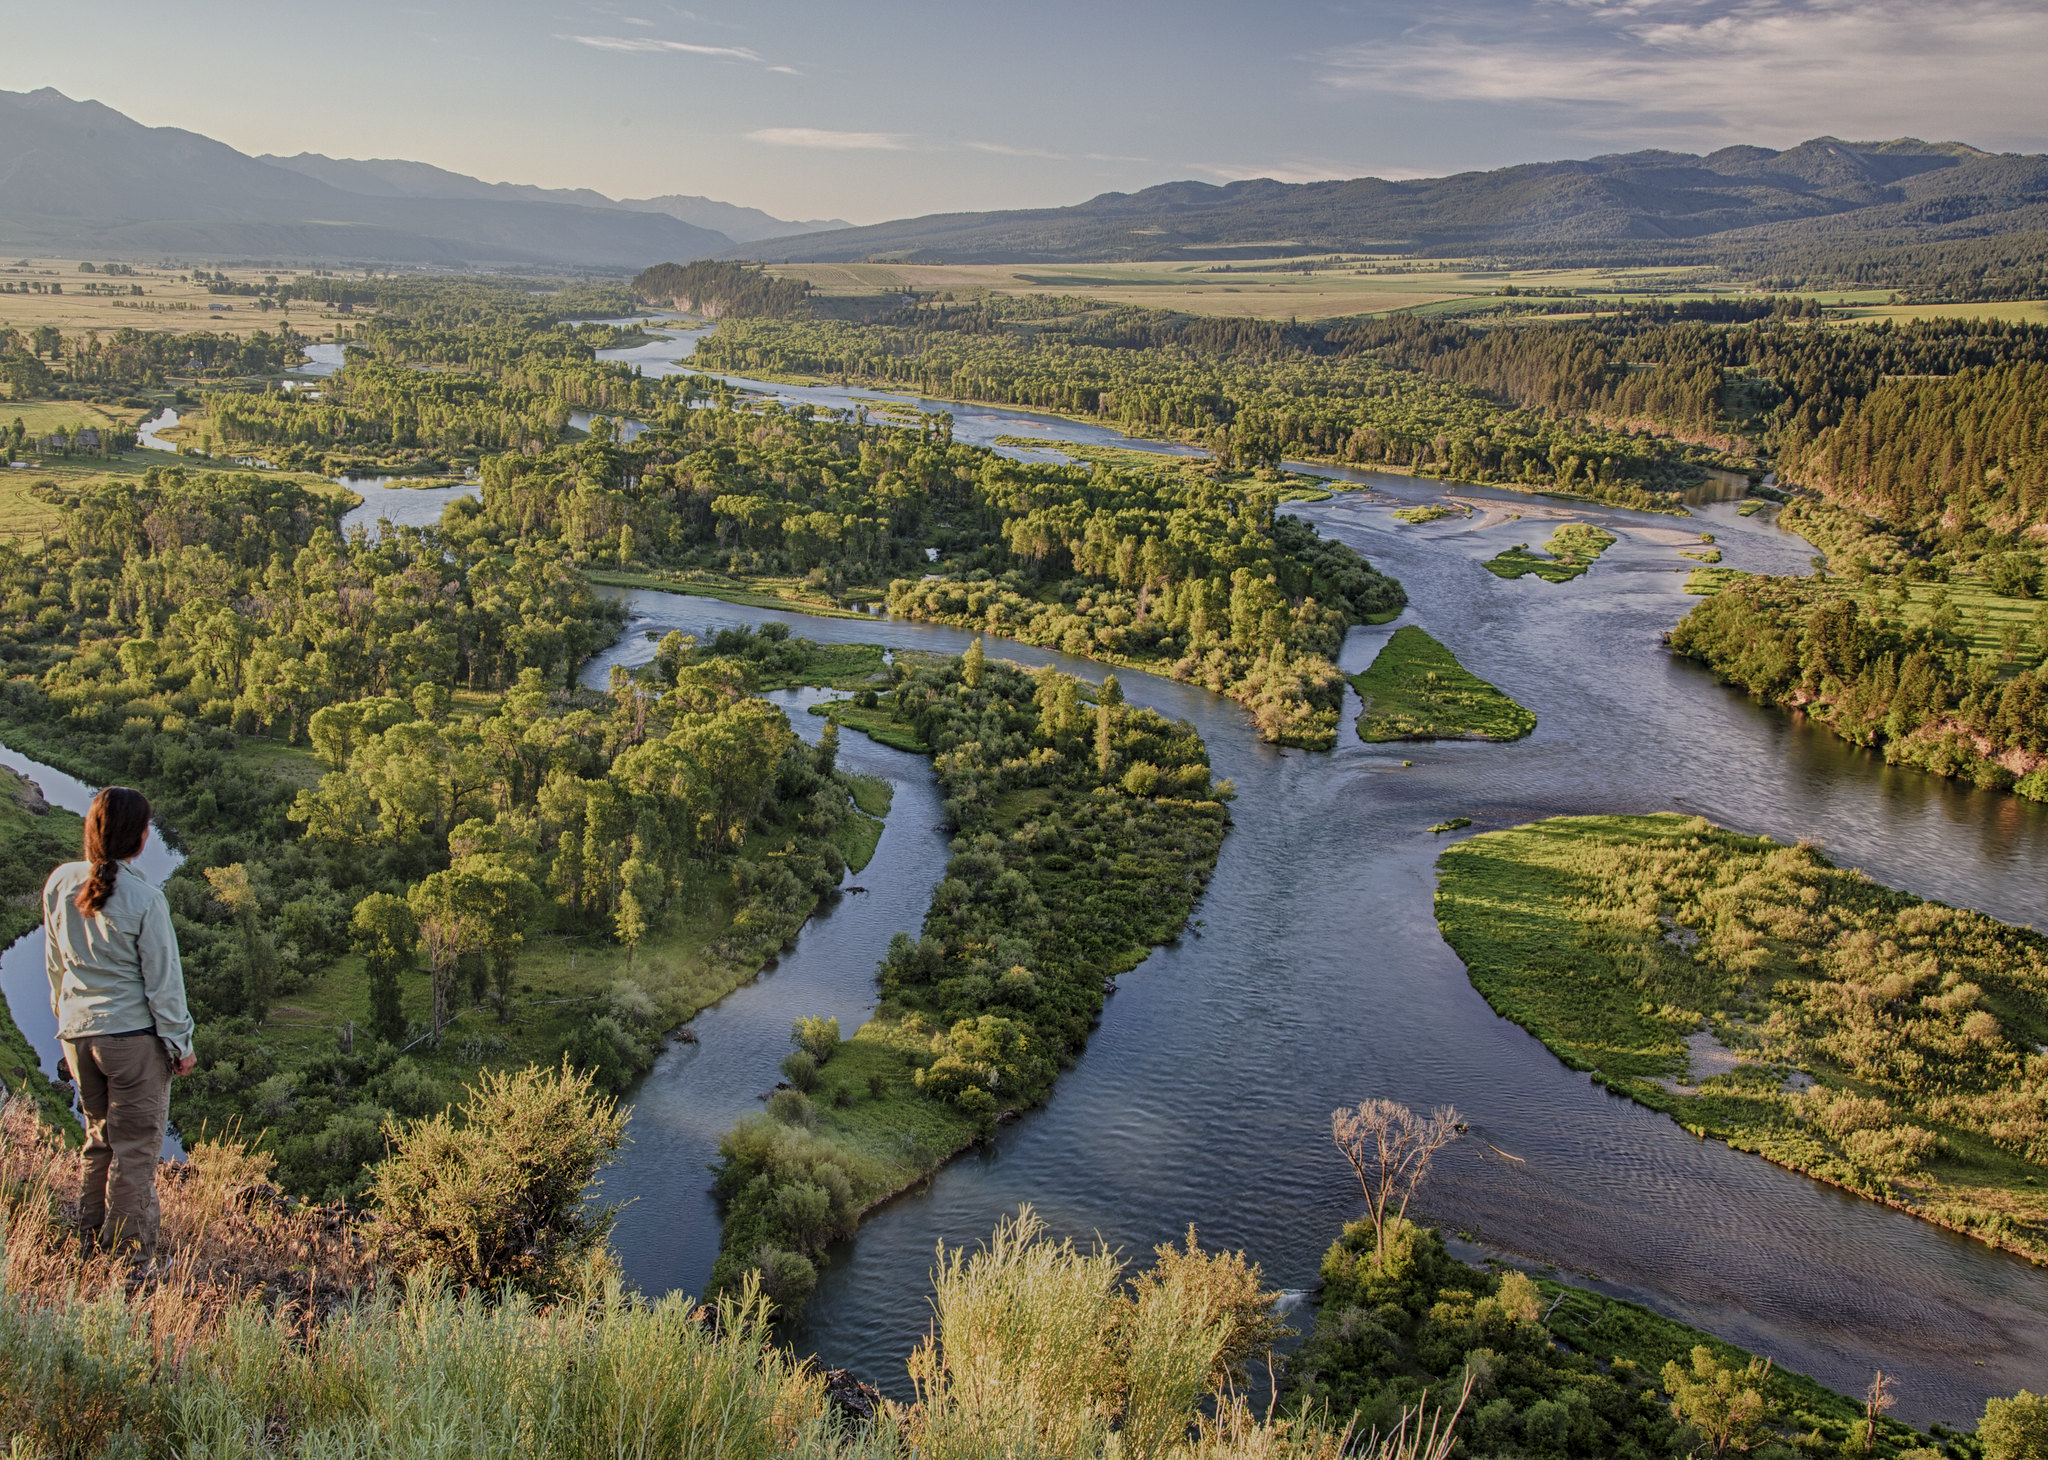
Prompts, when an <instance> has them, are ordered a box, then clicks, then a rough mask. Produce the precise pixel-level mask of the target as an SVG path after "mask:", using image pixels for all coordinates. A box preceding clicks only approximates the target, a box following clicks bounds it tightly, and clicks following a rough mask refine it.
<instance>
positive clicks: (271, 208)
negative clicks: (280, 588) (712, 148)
mask: <svg viewBox="0 0 2048 1460" xmlns="http://www.w3.org/2000/svg"><path fill="white" fill-rule="evenodd" d="M843 227H844V224H843V222H842V221H841V220H839V219H828V220H824V221H822V222H817V223H793V222H786V221H784V220H782V219H779V218H772V217H770V216H769V215H768V214H766V213H763V212H761V211H759V210H758V209H754V208H741V207H736V206H734V205H733V204H730V203H720V202H715V201H713V200H711V199H708V198H689V197H680V196H668V197H660V198H643V199H636V200H632V201H628V202H615V201H613V200H612V199H610V198H607V197H605V196H604V195H602V194H600V193H594V192H589V191H585V190H576V191H568V190H557V189H548V188H536V187H522V186H519V185H517V184H510V183H486V182H482V181H480V180H478V179H476V178H473V177H465V176H463V175H462V174H460V173H454V172H447V171H444V170H443V169H441V168H437V167H430V166H428V165H427V164H425V163H418V162H392V161H370V162H356V161H347V160H338V159H335V158H329V157H321V156H318V155H315V154H311V153H303V154H301V155H300V156H298V157H289V158H285V157H250V156H248V155H247V154H245V153H241V152H237V151H236V150H235V149H234V148H232V147H229V146H227V145H226V144H224V143H221V142H215V141H213V140H212V139H210V138H207V137H202V136H200V135H199V134H198V133H196V132H187V131H183V130H181V129H179V128H176V127H145V126H143V125H142V124H141V123H139V122H136V121H133V120H132V119H130V118H128V117H126V116H123V115H122V114H121V113H120V112H117V111H115V110H114V109H113V108H111V107H108V106H103V105H101V104H100V103H99V102H94V101H73V100H71V99H70V98H69V97H67V96H65V95H63V94H62V93H61V92H57V91H54V90H51V89H49V88H47V87H46V88H44V89H42V90H40V91H32V92H26V93H23V92H10V91H0V251H5V252H8V253H12V254H44V255H48V254H64V255H71V254H77V255H78V256H80V257H89V258H122V257H127V258H156V257H163V256H166V255H168V256H173V257H177V258H186V259H209V258H211V259H229V258H253V259H277V260H297V261H317V260H327V261H335V262H343V261H377V262H386V263H417V264H433V265H439V266H456V265H462V264H511V265H526V266H533V267H567V268H592V269H603V270H637V269H639V268H642V267H644V266H645V265H647V264H648V263H650V262H653V261H657V260H665V259H677V260H688V259H693V258H703V257H706V256H708V255H711V254H714V253H717V252H719V251H721V250H724V249H728V248H731V247H734V246H735V245H745V244H750V243H753V242H754V241H756V240H760V239H767V238H774V237H778V236H782V235H786V234H790V233H796V232H801V231H803V230H806V229H812V228H843Z"/></svg>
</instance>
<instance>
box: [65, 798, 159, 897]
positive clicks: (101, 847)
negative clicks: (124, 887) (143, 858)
mask: <svg viewBox="0 0 2048 1460" xmlns="http://www.w3.org/2000/svg"><path fill="white" fill-rule="evenodd" d="M148 835H149V797H147V796H145V795H143V794H142V793H141V792H140V791H131V790H129V789H128V787H126V786H109V787H107V788H106V789H105V790H104V791H102V792H100V793H99V795H97V796H95V797H93V798H92V806H91V808H90V809H88V810H87V811H86V813H85V860H86V861H88V862H90V863H92V876H91V877H90V878H88V879H87V880H86V884H85V886H83V887H81V888H79V889H78V896H77V897H76V898H74V899H73V902H74V903H75V904H76V906H77V908H78V910H79V911H80V912H82V913H85V914H86V915H87V916H91V915H92V914H93V913H96V912H98V911H99V910H100V909H101V908H103V907H105V906H106V905H107V899H108V898H110V897H112V896H113V895H114V878H115V877H116V876H117V875H119V873H120V870H121V863H123V862H125V861H127V860H128V859H129V858H130V857H132V856H134V855H135V854H136V853H137V852H139V851H141V850H142V841H143V838H144V837H146V836H148Z"/></svg>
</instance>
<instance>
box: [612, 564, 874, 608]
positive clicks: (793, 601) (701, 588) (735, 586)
mask: <svg viewBox="0 0 2048 1460" xmlns="http://www.w3.org/2000/svg"><path fill="white" fill-rule="evenodd" d="M583 576H584V578H585V580H587V581H588V582H591V583H596V584H601V585H603V586H604V587H607V588H659V589H661V590H662V591H663V592H666V593H686V594H689V595H690V596H691V597H694V598H716V599H718V600H720V601H721V602H724V603H740V604H745V605H747V606H748V607H750V608H786V609H789V610H790V611H791V612H797V613H808V614H815V615H817V616H818V617H820V618H871V617H873V615H871V614H867V613H862V612H861V611H859V610H858V609H852V608H845V607H842V606H841V605H839V604H837V603H834V602H833V601H832V600H831V599H830V598H827V597H824V596H822V595H815V596H807V595H805V594H804V593H802V592H801V591H799V589H800V585H801V583H802V580H801V579H798V578H767V579H762V578H754V579H743V578H728V577H726V576H724V575H723V574H716V573H710V572H706V571H704V570H701V569H697V570H692V571H690V572H688V573H663V572H659V571H656V570H653V569H646V570H641V571H627V570H625V569H620V568H585V569H584V570H583ZM749 584H754V585H757V586H751V587H750V586H748V585H749ZM761 585H765V586H761ZM874 596H875V600H876V601H877V602H879V601H880V599H881V592H880V590H876V592H875V595H874Z"/></svg>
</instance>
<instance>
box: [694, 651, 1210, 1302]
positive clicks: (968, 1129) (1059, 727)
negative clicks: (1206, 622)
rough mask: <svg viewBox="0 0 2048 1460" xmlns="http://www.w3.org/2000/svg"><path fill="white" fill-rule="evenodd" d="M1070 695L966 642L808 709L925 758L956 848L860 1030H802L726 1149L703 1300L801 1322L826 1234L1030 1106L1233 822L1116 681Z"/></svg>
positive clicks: (1179, 905) (1177, 742) (901, 942)
mask: <svg viewBox="0 0 2048 1460" xmlns="http://www.w3.org/2000/svg"><path fill="white" fill-rule="evenodd" d="M1081 688H1082V687H1081V686H1080V685H1079V683H1078V682H1076V681H1075V680H1072V679H1070V678H1068V677H1067V676H1065V675H1062V674H1059V673H1057V672H1056V671H1051V670H1046V671H1041V672H1039V673H1038V674H1036V675H1027V674H1026V673H1024V672H1023V671H1022V670H1021V669H1019V668H1017V667H1016V666H1014V665H1010V664H1007V663H1002V662H997V661H990V660H987V659H985V657H984V656H983V654H982V651H981V647H980V644H979V642H978V641H977V642H976V643H975V644H974V645H973V646H972V647H971V648H970V649H969V651H968V653H967V654H966V655H965V656H962V657H959V658H955V659H952V660H950V661H946V662H943V663H941V664H939V665H936V666H930V667H925V668H922V669H918V670H914V671H913V670H910V669H909V668H908V666H903V667H902V668H901V669H899V671H898V673H897V680H896V684H895V686H894V688H893V689H892V690H891V691H890V692H889V693H888V694H887V695H884V696H868V695H863V696H861V697H860V699H859V700H855V701H844V702H840V703H838V704H834V705H830V706H826V707H825V708H826V710H827V712H828V713H829V714H831V715H833V716H834V718H835V721H837V719H838V717H840V716H842V715H843V716H845V717H846V718H845V723H847V724H849V725H854V726H857V727H858V728H861V729H863V730H865V731H866V732H867V733H868V734H870V735H871V736H872V737H873V738H875V739H877V740H878V741H879V742H881V743H884V744H889V745H895V746H916V747H919V748H921V749H926V750H928V752H929V753H930V754H932V756H933V763H934V769H935V772H936V774H937V777H938V780H939V783H940V786H941V788H942V789H943V790H944V792H945V793H946V797H947V799H946V803H945V808H946V816H947V819H948V820H949V822H950V823H951V824H952V826H953V828H954V829H955V830H956V832H957V835H956V836H955V838H954V840H953V842H952V852H953V856H952V860H951V861H950V862H949V863H948V865H947V868H946V875H945V877H944V878H943V879H942V880H941V881H940V883H939V885H938V887H937V889H936V890H935V892H934V894H933V897H932V903H931V907H930V909H929V911H928V912H927V913H926V916H925V920H924V926H923V929H922V932H921V934H920V935H919V936H916V937H913V936H911V935H910V934H908V933H903V934H899V935H898V936H897V937H896V938H895V939H894V940H893V941H892V942H891V944H890V946H889V952H888V955H887V957H886V958H885V959H884V960H883V965H882V970H881V989H882V994H883V998H882V1002H881V1003H880V1004H879V1005H878V1006H877V1008H876V1011H875V1016H874V1017H873V1018H872V1019H870V1020H868V1021H867V1022H865V1023H864V1024H862V1025H861V1027H860V1028H859V1029H858V1030H856V1031H855V1033H854V1035H853V1037H852V1038H851V1039H848V1040H844V1041H841V1040H840V1039H839V1038H838V1032H837V1027H836V1025H835V1026H834V1027H833V1029H832V1031H831V1033H830V1034H829V1035H825V1034H823V1033H822V1031H821V1030H819V1029H818V1027H817V1026H816V1025H807V1024H800V1025H799V1026H798V1028H797V1029H796V1031H795V1040H794V1042H796V1043H797V1044H799V1045H800V1046H801V1049H800V1050H799V1051H797V1052H795V1053H793V1054H792V1056H791V1058H790V1059H789V1060H788V1061H786V1062H785V1063H784V1066H783V1070H784V1073H785V1075H786V1076H787V1077H788V1078H787V1080H786V1082H785V1084H784V1085H783V1086H781V1087H778V1089H777V1090H776V1091H775V1092H774V1094H773V1095H772V1097H771V1099H770V1100H769V1105H768V1112H767V1114H766V1115H763V1116H757V1117H751V1118H749V1119H747V1120H743V1121H742V1122H741V1123H740V1124H739V1125H738V1126H736V1127H735V1128H734V1129H733V1130H732V1131H731V1132H729V1133H728V1134H727V1136H726V1137H725V1139H724V1140H723V1141H722V1142H721V1145H720V1154H721V1157H722V1163H721V1167H720V1171H719V1177H718V1192H719V1195H720V1197H721V1198H722V1200H723V1201H724V1203H725V1208H726V1210H725V1218H724V1224H723V1231H722V1235H721V1248H720V1253H719V1257H718V1260H717V1263H716V1264H715V1266H714V1268H713V1287H714V1289H719V1288H727V1287H731V1286H733V1285H735V1284H737V1283H739V1282H741V1281H742V1280H744V1278H745V1277H746V1276H747V1275H748V1274H749V1273H753V1274H758V1275H759V1277H760V1280H761V1282H762V1284H763V1287H764V1290H765V1291H767V1292H768V1294H769V1296H770V1297H771V1299H773V1301H774V1302H775V1303H776V1304H777V1305H778V1306H779V1307H780V1308H781V1309H782V1310H783V1311H784V1312H785V1313H794V1312H796V1311H799V1310H800V1309H801V1308H802V1306H803V1303H804V1300H805V1299H806V1298H807V1297H808V1295H809V1293H810V1290H811V1288H812V1286H813V1285H814V1284H815V1282H816V1278H817V1264H818V1263H819V1262H820V1261H821V1260H822V1259H823V1257H824V1250H825V1247H826V1246H827V1245H828V1244H829V1243H830V1242H832V1241H834V1240H837V1239H843V1238H846V1237H850V1236H852V1235H853V1233H854V1231H855V1230H856V1229H857V1228H858V1226H859V1224H860V1222H861V1220H862V1218H863V1217H865V1216H866V1215H867V1214H868V1213H869V1212H871V1211H873V1210H874V1209H875V1208H876V1207H878V1206H880V1205H881V1204H882V1203H884V1202H886V1201H888V1200H889V1199H890V1198H891V1197H893V1196H896V1195H898V1194H900V1193H902V1192H903V1191H905V1190H908V1189H910V1188H911V1187H914V1186H916V1185H917V1184H918V1183H920V1182H922V1181H923V1180H925V1179H926V1178H927V1177H929V1176H930V1175H931V1174H932V1173H933V1172H935V1171H937V1170H938V1169H939V1168H940V1167H941V1166H943V1165H945V1163H946V1162H947V1161H949V1160H951V1159H952V1158H953V1157H954V1156H955V1155H958V1154H959V1153H960V1152H961V1151H963V1150H966V1149H968V1148H969V1147H970V1146H972V1145H973V1144H975V1143H976V1142H978V1141H980V1140H983V1139H986V1138H987V1137H988V1136H989V1135H990V1134H991V1133H992V1132H993V1131H994V1129H995V1127H996V1126H997V1125H998V1124H1000V1123H1002V1122H1004V1121H1007V1120H1009V1119H1012V1118H1014V1117H1015V1116H1016V1115H1017V1114H1018V1113H1019V1112H1021V1111H1023V1110H1025V1109H1028V1108H1030V1107H1031V1106H1033V1105H1036V1104H1038V1103H1039V1102H1040V1101H1042V1100H1043V1099H1045V1097H1046V1096H1047V1094H1049V1093H1050V1090H1051V1087H1052V1083H1053V1080H1054V1078H1055V1076H1056V1075H1057V1073H1058V1071H1059V1070H1060V1069H1061V1068H1063V1067H1064V1066H1065V1065H1067V1064H1069V1063H1071V1061H1072V1060H1073V1059H1074V1058H1075V1057H1076V1056H1078V1055H1079V1053H1080V1051H1081V1048H1082V1046H1083V1045H1084V1043H1085V1042H1086V1039H1087V1035H1088V1031H1089V1030H1090V1028H1092V1027H1093V1025H1094V1022H1095V1020H1096V1018H1097V1016H1098V1015H1099V1014H1100V1012H1101V1009H1102V1003H1103V999H1104V997H1105V996H1106V994H1107V993H1108V992H1109V990H1110V987H1111V985H1112V983H1113V981H1114V980H1115V979H1116V977H1117V976H1118V975H1120V974H1123V973H1127V972H1129V971H1130V970H1131V969H1133V968H1135V967H1137V966H1138V964H1140V963H1141V962H1143V961H1144V959H1145V958H1146V957H1147V956H1148V955H1149V954H1150V952H1151V950H1152V949H1153V948H1154V947H1155V946H1157V945H1158V944H1160V943H1164V942H1169V941H1172V940H1173V939H1175V938H1177V937H1178V936H1179V934H1180V931H1181V929H1182V928H1183V927H1184V925H1185V924H1186V922H1187V919H1188V917H1189V915H1190V913H1191V912H1192V910H1193V907H1194V903H1195V900H1196V898H1198V897H1199V896H1200V894H1201V891H1202V889H1203V888H1204V887H1205V886H1206V885H1207V883H1208V879H1209V876H1210V874H1211V873H1212V872H1213V870H1214V868H1215V864H1216V857H1217V854H1218V852H1219V850H1220V849H1221V846H1222V841H1223V834H1224V830H1225V827H1226V826H1227V823H1228V815H1227V813H1226V812H1225V810H1224V807H1223V804H1222V801H1221V800H1220V799H1218V792H1219V790H1220V789H1221V788H1218V787H1215V786H1213V785H1212V783H1211V780H1210V773H1209V766H1208V755H1207V750H1206V748H1205V747H1204V746H1203V744H1202V742H1201V740H1200V738H1199V737H1198V736H1196V735H1195V734H1194V733H1193V731H1192V729H1191V728H1189V727H1187V726H1186V725H1184V724H1181V725H1176V724H1174V723H1173V722H1170V721H1168V720H1166V719H1164V718H1163V717H1162V716H1160V715H1158V714H1156V713H1154V712H1153V711H1150V710H1143V709H1137V708H1134V707H1131V706H1127V705H1125V704H1123V703H1122V698H1121V694H1120V692H1119V691H1118V690H1117V689H1116V688H1115V686H1114V682H1113V680H1112V681H1105V683H1104V685H1103V686H1102V687H1101V688H1100V689H1099V690H1098V691H1096V693H1095V696H1094V701H1095V702H1094V704H1093V706H1092V707H1090V706H1088V705H1086V704H1085V703H1084V702H1083V697H1082V693H1081ZM871 700H872V701H873V702H872V703H869V702H868V701H871ZM791 1012H792V1013H800V1012H801V1011H797V1010H793V1011H791Z"/></svg>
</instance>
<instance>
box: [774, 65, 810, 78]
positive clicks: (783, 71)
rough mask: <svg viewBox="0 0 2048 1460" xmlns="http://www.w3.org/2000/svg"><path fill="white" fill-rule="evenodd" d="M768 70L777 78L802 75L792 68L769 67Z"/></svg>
mask: <svg viewBox="0 0 2048 1460" xmlns="http://www.w3.org/2000/svg"><path fill="white" fill-rule="evenodd" d="M768 69H769V70H770V71H773V72H774V73H775V74H776V75H778V76H801V75H803V74H804V73H803V72H801V71H799V70H797V69H796V67H794V66H770V67H769V68H768Z"/></svg>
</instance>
